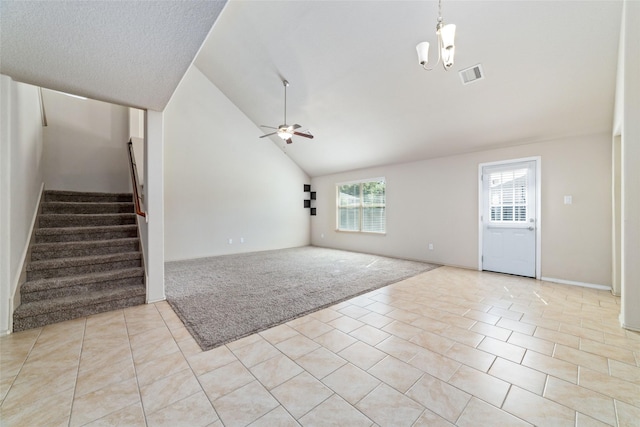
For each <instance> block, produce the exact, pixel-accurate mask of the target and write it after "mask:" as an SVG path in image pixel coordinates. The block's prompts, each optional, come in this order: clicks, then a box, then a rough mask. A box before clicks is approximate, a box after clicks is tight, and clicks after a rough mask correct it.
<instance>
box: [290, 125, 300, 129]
mask: <svg viewBox="0 0 640 427" xmlns="http://www.w3.org/2000/svg"><path fill="white" fill-rule="evenodd" d="M291 127H292V128H293V129H300V128H301V127H302V126H300V125H299V124H295V125H292V126H291Z"/></svg>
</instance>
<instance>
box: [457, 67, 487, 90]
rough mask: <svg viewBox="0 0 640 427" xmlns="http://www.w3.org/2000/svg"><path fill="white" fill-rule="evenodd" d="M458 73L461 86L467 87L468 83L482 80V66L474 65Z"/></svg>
mask: <svg viewBox="0 0 640 427" xmlns="http://www.w3.org/2000/svg"><path fill="white" fill-rule="evenodd" d="M459 73H460V78H461V79H462V84H463V85H468V84H469V83H473V82H475V81H477V80H482V79H484V73H483V72H482V65H480V64H476V65H474V66H473V67H469V68H465V69H464V70H460V71H459Z"/></svg>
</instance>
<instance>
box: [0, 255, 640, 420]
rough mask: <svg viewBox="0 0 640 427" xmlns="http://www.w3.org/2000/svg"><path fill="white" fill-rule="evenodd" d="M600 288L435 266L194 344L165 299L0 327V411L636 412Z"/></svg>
mask: <svg viewBox="0 0 640 427" xmlns="http://www.w3.org/2000/svg"><path fill="white" fill-rule="evenodd" d="M618 304H619V299H618V298H616V297H614V296H612V295H611V294H610V293H609V292H604V291H597V290H592V289H586V288H580V287H571V286H564V285H557V284H551V283H545V282H539V281H535V280H531V279H525V278H519V277H513V276H506V275H498V274H492V273H479V272H475V271H468V270H462V269H456V268H449V267H441V268H438V269H436V270H433V271H430V272H427V273H424V274H421V275H419V276H416V277H414V278H411V279H407V280H404V281H402V282H399V283H396V284H394V285H391V286H387V287H384V288H381V289H379V290H376V291H373V292H370V293H368V294H366V295H363V296H359V297H357V298H353V299H351V300H349V301H346V302H343V303H340V304H336V305H334V306H332V307H330V308H327V309H324V310H322V311H319V312H316V313H313V314H310V315H308V316H305V317H302V318H299V319H296V320H293V321H291V322H289V323H287V324H284V325H280V326H277V327H274V328H272V329H269V330H266V331H263V332H261V333H259V334H255V335H251V336H249V337H246V338H243V339H240V340H238V341H235V342H232V343H229V344H227V345H225V346H221V347H218V348H216V349H213V350H210V351H207V352H202V351H201V350H200V348H199V347H198V345H197V344H196V343H195V341H194V340H193V338H191V336H190V335H189V333H188V332H187V330H186V329H185V327H184V326H183V325H182V323H181V322H180V320H179V319H178V317H177V316H176V315H175V313H174V312H173V311H172V310H171V308H170V306H169V305H168V304H167V303H166V302H162V303H157V304H151V305H146V306H139V307H134V308H129V309H125V310H118V311H113V312H109V313H103V314H99V315H95V316H90V317H86V318H81V319H77V320H73V321H68V322H64V323H58V324H55V325H50V326H46V327H44V328H40V329H34V330H30V331H25V332H20V333H16V334H13V335H9V336H6V337H3V338H1V339H0V345H1V357H2V359H1V362H0V369H1V370H0V372H1V376H0V399H1V402H2V404H1V408H0V409H1V413H0V424H2V425H3V426H29V427H32V426H45V425H46V426H58V425H60V426H62V425H64V426H67V425H69V426H81V425H90V426H111V425H126V426H138V425H140V426H144V425H149V426H163V425H165V426H190V427H191V426H223V425H224V426H245V425H252V426H289V425H291V426H295V425H304V426H313V425H316V426H322V425H334V426H372V425H373V426H450V425H458V426H482V425H487V426H498V425H499V426H521V425H522V426H526V425H532V424H533V425H540V426H564V425H566V426H603V425H612V426H640V367H639V366H640V334H637V333H633V332H630V331H626V330H623V329H621V328H620V326H619V323H618V313H619V305H618Z"/></svg>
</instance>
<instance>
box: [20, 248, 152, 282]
mask: <svg viewBox="0 0 640 427" xmlns="http://www.w3.org/2000/svg"><path fill="white" fill-rule="evenodd" d="M141 266H142V253H141V252H123V253H115V254H107V255H92V256H86V257H76V258H55V259H48V260H43V261H33V262H31V263H30V264H29V266H28V267H27V281H31V280H38V279H49V278H53V277H64V276H73V275H77V274H87V273H99V272H105V271H110V270H121V269H124V268H135V267H141Z"/></svg>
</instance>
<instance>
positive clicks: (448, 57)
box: [416, 0, 456, 71]
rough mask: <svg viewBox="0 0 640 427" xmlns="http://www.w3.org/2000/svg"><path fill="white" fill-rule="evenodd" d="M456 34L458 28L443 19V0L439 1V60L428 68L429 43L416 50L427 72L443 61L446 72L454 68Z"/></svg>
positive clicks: (437, 32)
mask: <svg viewBox="0 0 640 427" xmlns="http://www.w3.org/2000/svg"><path fill="white" fill-rule="evenodd" d="M455 34H456V26H455V25H454V24H445V23H444V20H443V19H442V0H438V22H437V24H436V35H437V37H438V60H437V61H436V63H435V65H434V66H433V67H432V68H429V67H427V64H428V62H429V42H422V43H418V45H417V46H416V50H417V51H418V62H419V63H420V65H422V68H424V69H425V70H427V71H431V70H433V69H434V68H435V66H436V65H438V63H439V62H440V61H441V60H442V66H443V67H444V69H445V71H449V68H451V67H452V66H453V55H454V53H455V45H454V41H453V39H454V38H455Z"/></svg>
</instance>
